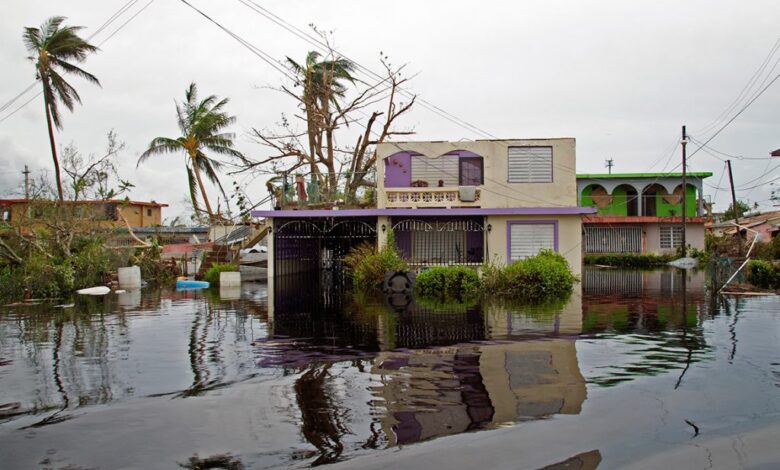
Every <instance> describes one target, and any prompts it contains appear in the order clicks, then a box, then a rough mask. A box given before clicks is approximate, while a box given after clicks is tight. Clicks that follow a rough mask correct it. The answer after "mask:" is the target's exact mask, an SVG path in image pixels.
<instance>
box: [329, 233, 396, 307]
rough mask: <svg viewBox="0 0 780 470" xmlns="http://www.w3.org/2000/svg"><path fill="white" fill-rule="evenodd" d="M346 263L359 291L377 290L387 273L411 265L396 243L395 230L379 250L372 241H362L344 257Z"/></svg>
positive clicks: (389, 234) (388, 235) (353, 282)
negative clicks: (399, 251)
mask: <svg viewBox="0 0 780 470" xmlns="http://www.w3.org/2000/svg"><path fill="white" fill-rule="evenodd" d="M344 264H346V266H347V268H349V270H350V272H351V273H352V284H353V285H354V287H355V289H357V290H358V291H365V292H368V291H376V290H378V289H380V288H381V286H382V283H383V282H384V281H385V274H386V273H388V272H393V271H405V270H407V269H408V268H409V267H408V265H407V264H406V262H405V261H404V260H403V259H402V258H401V254H400V253H398V249H397V248H396V245H395V235H394V234H393V231H392V230H391V231H389V232H388V234H387V243H386V244H385V246H383V247H382V249H381V250H377V249H376V247H375V246H374V245H373V244H372V243H368V242H366V243H362V244H360V245H358V246H356V247H355V248H353V249H352V250H350V252H349V253H348V254H347V256H345V257H344Z"/></svg>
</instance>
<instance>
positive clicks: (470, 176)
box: [459, 157, 485, 186]
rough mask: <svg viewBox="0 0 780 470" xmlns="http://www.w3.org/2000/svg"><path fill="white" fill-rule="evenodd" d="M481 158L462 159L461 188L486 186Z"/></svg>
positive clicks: (460, 166) (460, 168) (460, 165)
mask: <svg viewBox="0 0 780 470" xmlns="http://www.w3.org/2000/svg"><path fill="white" fill-rule="evenodd" d="M482 165H483V162H482V158H481V157H461V159H460V164H459V170H460V171H459V179H460V186H479V185H481V184H485V179H484V172H483V166H482Z"/></svg>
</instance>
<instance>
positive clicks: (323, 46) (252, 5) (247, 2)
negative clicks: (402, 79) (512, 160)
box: [237, 0, 498, 139]
mask: <svg viewBox="0 0 780 470" xmlns="http://www.w3.org/2000/svg"><path fill="white" fill-rule="evenodd" d="M237 1H238V2H239V3H241V4H243V5H244V6H246V7H248V8H249V9H251V10H252V11H254V12H255V13H257V14H259V15H261V16H263V17H265V18H266V19H268V20H270V21H272V22H273V23H275V24H276V25H278V26H280V27H282V28H284V29H285V30H287V31H289V32H291V33H292V34H294V35H295V36H297V37H298V38H301V39H303V40H304V41H306V42H308V43H309V44H311V45H314V46H315V47H317V48H319V49H320V50H321V51H324V52H327V53H330V52H335V53H336V54H338V55H339V56H341V57H343V58H344V59H346V60H348V61H350V62H351V63H353V64H355V66H356V67H357V68H358V69H359V70H361V71H363V74H364V75H366V76H369V77H371V79H372V80H373V79H377V80H385V78H384V77H382V76H381V75H380V74H378V73H376V72H375V71H373V70H371V69H370V68H368V67H366V66H364V65H362V64H361V63H359V62H357V61H356V60H353V59H351V58H350V57H348V56H346V55H345V54H343V53H341V52H340V51H338V50H336V49H333V48H331V47H330V45H328V44H327V43H325V42H323V41H322V39H320V38H317V37H316V36H312V35H311V34H309V33H307V32H306V31H303V30H301V29H300V28H298V27H296V26H294V25H292V24H291V23H289V22H288V21H286V20H284V19H283V18H281V17H280V16H278V15H276V14H274V13H273V12H271V11H270V10H268V9H267V8H264V7H262V6H260V5H259V4H257V3H256V2H254V1H253V0H237ZM398 91H399V93H401V94H403V95H404V96H406V97H407V98H409V99H411V98H412V97H414V96H417V95H414V94H412V93H411V92H409V91H407V90H405V89H404V88H402V87H399V88H398ZM417 101H418V102H419V103H420V106H421V107H423V108H425V109H427V110H429V111H431V112H433V113H434V114H437V115H439V116H440V117H442V118H444V119H447V120H448V121H450V122H452V123H454V124H456V125H458V126H460V127H462V128H464V129H466V130H468V131H470V132H473V133H475V134H477V135H482V136H485V137H488V138H490V139H498V138H497V137H496V136H494V135H492V134H490V133H489V132H487V131H485V130H482V129H480V128H479V127H477V126H475V125H473V124H471V123H469V122H468V121H466V120H464V119H461V118H459V117H458V116H456V115H454V114H452V113H449V112H447V111H446V110H444V109H442V108H441V107H439V106H436V105H434V104H433V103H431V102H429V101H426V100H425V99H423V98H421V97H419V96H417Z"/></svg>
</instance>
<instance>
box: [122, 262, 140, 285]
mask: <svg viewBox="0 0 780 470" xmlns="http://www.w3.org/2000/svg"><path fill="white" fill-rule="evenodd" d="M117 274H118V275H119V287H121V288H122V289H137V288H139V287H141V268H139V267H138V266H128V267H126V268H119V270H118V273H117Z"/></svg>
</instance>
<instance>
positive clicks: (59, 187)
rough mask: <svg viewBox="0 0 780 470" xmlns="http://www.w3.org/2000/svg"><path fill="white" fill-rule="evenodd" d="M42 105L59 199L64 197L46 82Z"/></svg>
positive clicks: (61, 199)
mask: <svg viewBox="0 0 780 470" xmlns="http://www.w3.org/2000/svg"><path fill="white" fill-rule="evenodd" d="M43 87H44V91H43V106H44V107H45V108H46V124H47V125H48V126H49V144H50V145H51V158H52V160H54V179H55V181H56V182H57V195H58V196H59V198H60V201H63V200H64V199H65V197H64V195H63V193H62V179H61V178H60V160H59V159H58V158H57V145H56V144H55V143H54V128H53V127H52V125H51V111H50V110H49V94H48V93H46V89H45V88H46V84H45V83H44V84H43Z"/></svg>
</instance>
